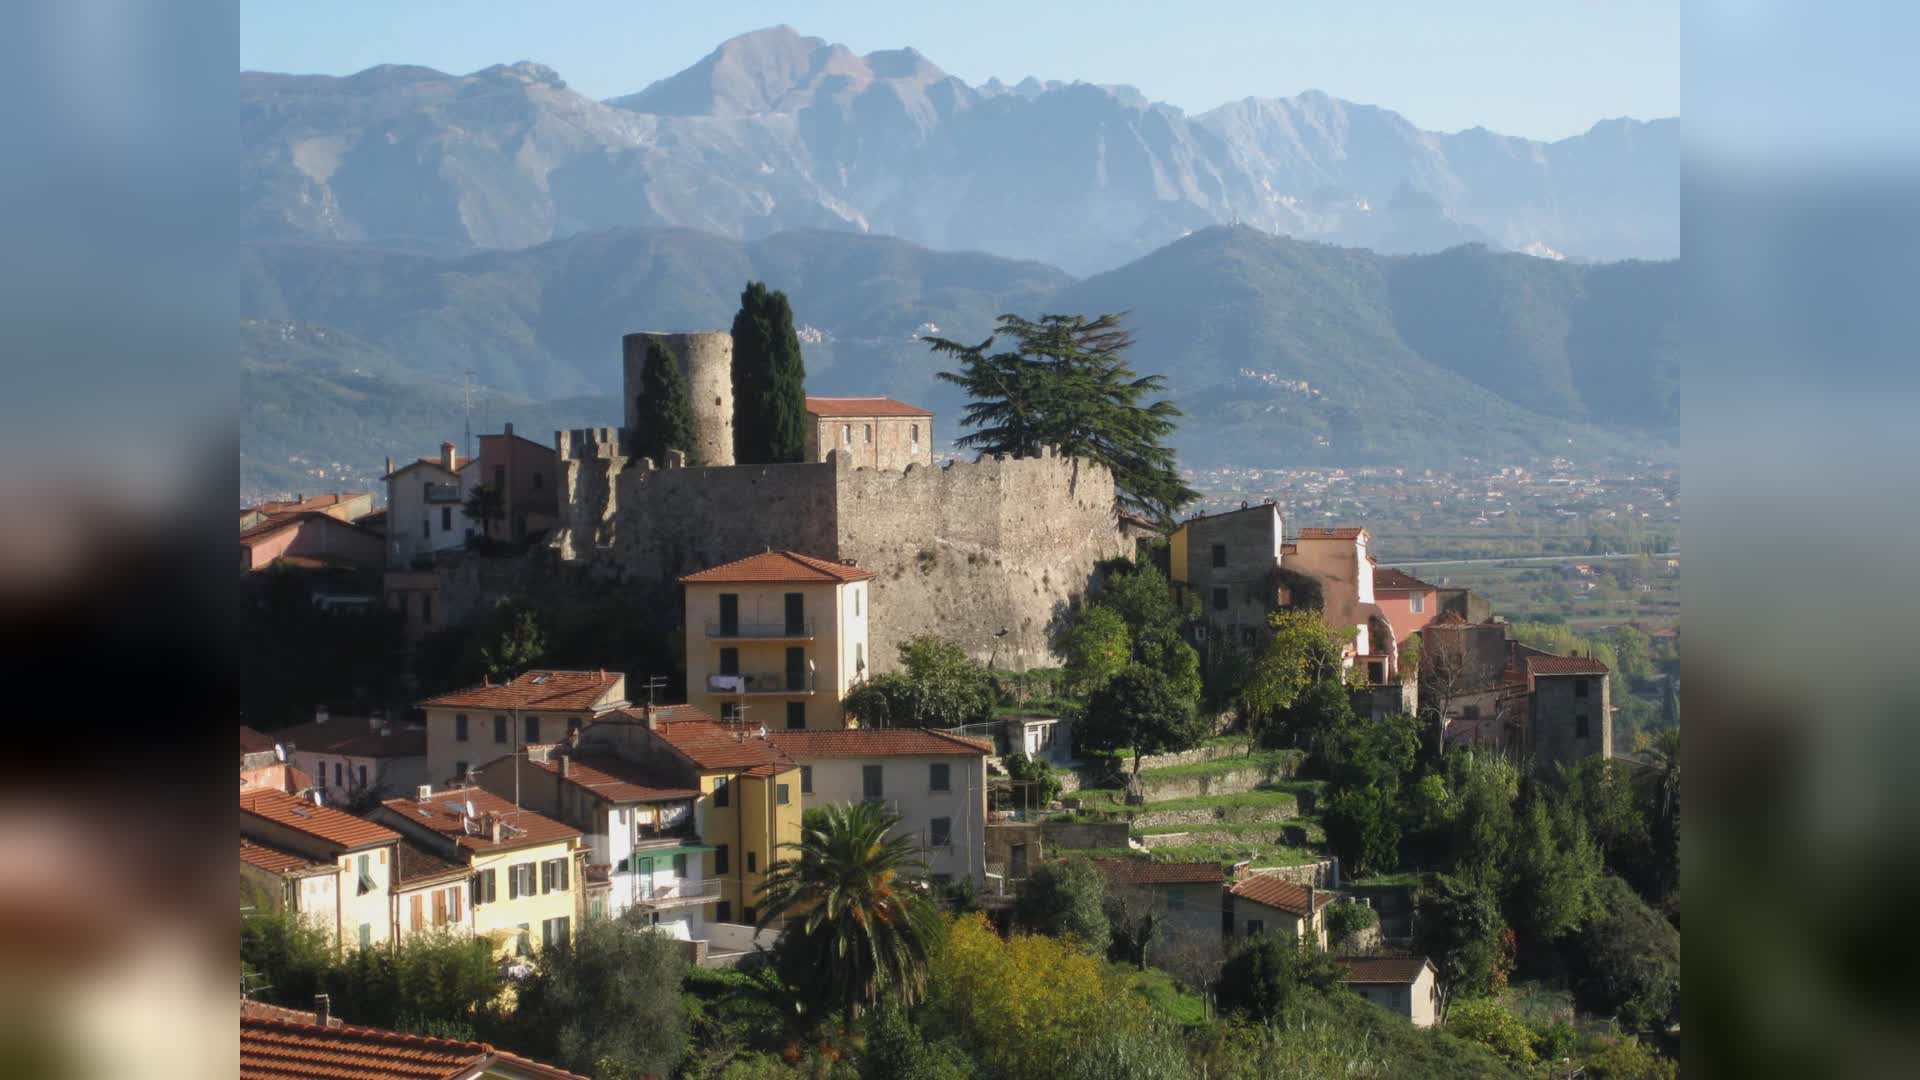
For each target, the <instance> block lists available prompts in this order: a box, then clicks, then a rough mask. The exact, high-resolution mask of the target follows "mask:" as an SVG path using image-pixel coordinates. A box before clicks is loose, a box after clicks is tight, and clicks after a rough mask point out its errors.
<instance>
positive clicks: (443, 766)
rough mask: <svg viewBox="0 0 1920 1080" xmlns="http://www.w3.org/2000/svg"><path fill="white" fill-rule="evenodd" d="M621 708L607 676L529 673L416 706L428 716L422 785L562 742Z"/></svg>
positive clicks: (616, 681)
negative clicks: (509, 756)
mask: <svg viewBox="0 0 1920 1080" xmlns="http://www.w3.org/2000/svg"><path fill="white" fill-rule="evenodd" d="M626 705H627V677H626V676H625V675H623V674H621V673H619V672H607V671H529V672H526V673H524V674H522V675H519V676H518V677H516V678H514V679H513V680H512V681H510V682H505V683H502V684H500V685H498V686H495V685H493V684H492V683H482V684H481V685H479V686H469V687H466V688H465V689H462V690H455V691H454V692H452V693H450V694H442V695H440V696H439V697H436V698H429V699H427V700H426V701H423V702H421V703H420V708H421V709H422V710H424V711H425V712H426V714H427V781H426V782H427V783H429V784H436V785H440V784H448V783H455V782H458V781H461V780H463V779H464V778H465V777H466V776H467V774H468V773H469V772H471V771H472V770H474V769H477V768H479V767H480V766H482V765H484V764H486V763H487V762H489V761H492V760H493V759H495V758H497V757H500V756H501V755H503V754H514V753H519V752H520V751H522V750H524V749H525V748H526V747H529V746H543V745H547V744H551V743H557V742H560V741H562V740H564V739H565V738H566V737H567V736H568V735H569V734H571V733H572V732H575V731H578V730H579V729H581V728H583V727H585V726H587V725H588V724H591V723H593V721H594V720H596V719H599V718H600V717H603V716H606V715H608V714H609V713H612V712H614V711H616V710H618V709H622V708H625V707H626Z"/></svg>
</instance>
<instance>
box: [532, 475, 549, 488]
mask: <svg viewBox="0 0 1920 1080" xmlns="http://www.w3.org/2000/svg"><path fill="white" fill-rule="evenodd" d="M546 485H547V479H546V477H544V476H542V475H541V474H539V473H534V474H533V490H535V491H539V490H540V489H541V488H543V487H545V486H546Z"/></svg>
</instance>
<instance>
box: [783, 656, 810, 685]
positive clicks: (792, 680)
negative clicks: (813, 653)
mask: <svg viewBox="0 0 1920 1080" xmlns="http://www.w3.org/2000/svg"><path fill="white" fill-rule="evenodd" d="M787 689H789V690H811V689H813V687H811V686H809V685H808V684H807V650H805V649H803V648H790V649H788V650H787Z"/></svg>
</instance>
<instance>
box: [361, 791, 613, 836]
mask: <svg viewBox="0 0 1920 1080" xmlns="http://www.w3.org/2000/svg"><path fill="white" fill-rule="evenodd" d="M468 802H471V803H473V810H474V813H475V814H477V815H479V817H480V820H479V821H477V822H474V823H473V825H472V831H471V832H469V831H468V827H467V825H466V824H465V823H464V819H465V817H466V804H467V803H468ZM380 805H381V806H382V807H385V808H386V810H387V812H388V813H389V814H392V815H394V816H396V817H398V818H399V819H401V820H404V821H406V822H408V823H409V824H413V825H418V826H420V827H421V828H425V829H432V830H433V831H434V832H437V833H439V834H440V835H442V836H444V837H446V838H447V839H449V840H452V841H453V842H454V843H456V844H458V845H460V846H461V847H462V848H465V849H466V850H468V851H504V850H507V849H509V848H519V847H527V846H529V845H532V844H551V843H555V842H557V841H561V840H570V839H577V838H578V837H579V836H580V830H579V829H576V828H574V827H573V826H571V825H568V824H566V823H565V822H561V821H555V820H553V819H552V818H550V817H547V816H545V815H543V814H536V813H534V812H533V811H531V810H527V809H524V808H522V807H516V806H514V805H513V803H511V802H509V801H507V800H506V799H503V798H501V797H500V796H498V795H495V794H494V793H493V792H491V791H488V790H487V789H485V788H480V787H474V786H472V785H467V786H466V787H451V788H444V789H441V790H438V791H435V792H433V794H431V795H429V796H428V797H427V798H426V800H425V801H421V800H419V799H411V798H405V799H388V800H387V801H386V802H384V803H381V804H380ZM489 814H491V815H493V816H494V817H496V818H498V819H499V820H501V821H502V822H504V823H505V824H506V826H507V828H506V830H505V832H504V833H503V835H502V836H501V838H500V840H498V841H497V842H496V841H495V840H494V839H493V837H492V835H490V834H488V833H486V832H485V831H484V823H485V821H486V818H487V815H489Z"/></svg>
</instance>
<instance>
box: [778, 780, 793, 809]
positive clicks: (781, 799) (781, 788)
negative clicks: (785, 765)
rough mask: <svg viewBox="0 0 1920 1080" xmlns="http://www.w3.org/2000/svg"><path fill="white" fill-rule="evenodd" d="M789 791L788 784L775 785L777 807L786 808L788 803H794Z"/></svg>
mask: <svg viewBox="0 0 1920 1080" xmlns="http://www.w3.org/2000/svg"><path fill="white" fill-rule="evenodd" d="M787 791H788V787H787V785H786V784H775V785H773V804H774V805H775V806H786V805H787V804H788V803H790V802H791V801H792V798H791V796H789V795H788V794H787Z"/></svg>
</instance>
